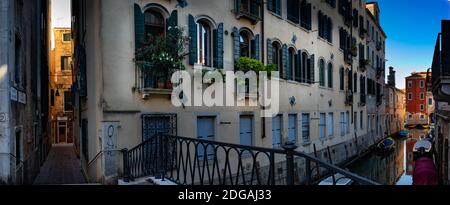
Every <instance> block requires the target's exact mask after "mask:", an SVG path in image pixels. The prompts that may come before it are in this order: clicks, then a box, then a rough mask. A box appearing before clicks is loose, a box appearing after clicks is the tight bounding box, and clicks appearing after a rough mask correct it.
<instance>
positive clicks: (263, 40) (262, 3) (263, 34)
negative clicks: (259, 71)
mask: <svg viewBox="0 0 450 205" xmlns="http://www.w3.org/2000/svg"><path fill="white" fill-rule="evenodd" d="M264 12H265V11H264V1H261V39H259V40H260V41H261V42H259V43H260V45H261V60H262V63H263V64H264V65H265V64H266V58H265V56H266V55H265V53H266V52H265V44H264V43H265V42H266V35H265V22H264V16H265V15H264ZM263 109H264V108H263ZM261 137H262V138H266V118H265V117H263V118H262V136H261Z"/></svg>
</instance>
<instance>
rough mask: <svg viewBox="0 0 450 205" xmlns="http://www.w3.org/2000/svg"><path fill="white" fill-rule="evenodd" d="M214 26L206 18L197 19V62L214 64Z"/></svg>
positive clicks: (207, 64)
mask: <svg viewBox="0 0 450 205" xmlns="http://www.w3.org/2000/svg"><path fill="white" fill-rule="evenodd" d="M212 39H213V38H212V26H211V24H210V22H209V21H207V20H206V19H200V20H198V21H197V63H198V64H201V65H204V66H212V54H213V52H212V50H213V49H212V48H213V47H212Z"/></svg>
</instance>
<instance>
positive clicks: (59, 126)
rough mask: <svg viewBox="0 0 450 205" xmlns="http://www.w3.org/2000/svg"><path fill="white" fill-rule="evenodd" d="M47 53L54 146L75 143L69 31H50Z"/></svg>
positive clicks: (63, 29)
mask: <svg viewBox="0 0 450 205" xmlns="http://www.w3.org/2000/svg"><path fill="white" fill-rule="evenodd" d="M52 32H53V33H52V48H51V51H50V61H49V62H50V77H49V78H50V79H49V95H50V99H49V108H50V120H51V138H52V142H53V144H61V143H62V144H64V143H74V139H73V97H72V96H73V94H72V85H73V82H74V80H73V78H74V76H73V65H72V38H71V29H70V28H53V31H52Z"/></svg>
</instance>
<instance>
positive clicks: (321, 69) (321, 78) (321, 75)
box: [319, 59, 325, 87]
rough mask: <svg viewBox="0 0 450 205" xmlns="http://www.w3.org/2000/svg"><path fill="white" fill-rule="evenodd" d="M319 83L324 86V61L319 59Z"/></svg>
mask: <svg viewBox="0 0 450 205" xmlns="http://www.w3.org/2000/svg"><path fill="white" fill-rule="evenodd" d="M319 85H320V86H322V87H325V61H324V60H323V59H320V60H319Z"/></svg>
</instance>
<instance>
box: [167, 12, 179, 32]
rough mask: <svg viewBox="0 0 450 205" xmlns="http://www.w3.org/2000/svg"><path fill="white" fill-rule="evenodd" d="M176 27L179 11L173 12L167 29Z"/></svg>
mask: <svg viewBox="0 0 450 205" xmlns="http://www.w3.org/2000/svg"><path fill="white" fill-rule="evenodd" d="M175 26H178V11H177V10H174V11H172V14H170V17H169V19H168V20H167V29H168V28H169V27H175Z"/></svg>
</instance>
